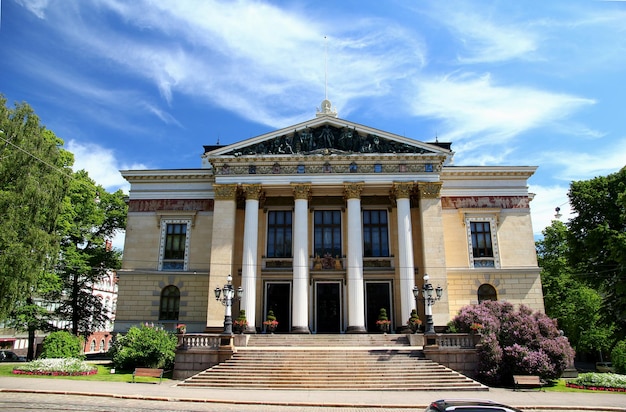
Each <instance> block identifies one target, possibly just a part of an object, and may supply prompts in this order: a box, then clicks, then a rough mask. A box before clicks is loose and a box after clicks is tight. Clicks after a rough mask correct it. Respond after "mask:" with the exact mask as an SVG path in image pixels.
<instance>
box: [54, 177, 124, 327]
mask: <svg viewBox="0 0 626 412" xmlns="http://www.w3.org/2000/svg"><path fill="white" fill-rule="evenodd" d="M126 210H127V209H126V203H125V202H124V196H123V193H122V192H121V191H117V192H115V193H108V192H107V191H106V190H105V189H104V188H103V187H102V186H98V185H96V184H95V182H94V181H93V180H91V179H90V178H89V176H88V174H87V172H85V171H84V170H81V171H78V172H76V173H74V175H73V179H72V181H71V182H70V186H69V190H68V194H67V196H66V198H65V200H64V208H63V214H62V217H61V219H60V234H61V254H60V260H59V265H58V268H57V274H58V276H59V277H60V279H61V282H62V287H61V289H62V294H61V296H60V297H59V300H60V301H61V305H60V306H59V308H58V310H57V314H58V315H59V316H60V317H61V318H62V319H65V320H67V321H69V322H70V325H71V330H72V333H73V334H75V335H83V336H87V335H89V334H90V333H92V332H93V331H94V330H96V329H97V328H99V327H101V326H103V325H104V324H105V322H106V321H107V320H108V319H109V313H108V311H107V309H106V308H104V306H103V302H102V301H101V299H100V298H99V297H98V296H95V295H94V294H93V293H92V287H93V285H95V284H97V283H98V282H99V281H101V280H102V279H103V278H104V277H105V276H106V275H107V272H108V271H109V270H111V269H118V268H119V267H120V264H121V253H120V252H119V251H117V250H114V249H112V248H110V247H109V244H108V243H107V240H109V239H110V238H111V237H113V236H114V235H115V233H116V232H117V231H119V230H122V229H124V227H125V226H126Z"/></svg>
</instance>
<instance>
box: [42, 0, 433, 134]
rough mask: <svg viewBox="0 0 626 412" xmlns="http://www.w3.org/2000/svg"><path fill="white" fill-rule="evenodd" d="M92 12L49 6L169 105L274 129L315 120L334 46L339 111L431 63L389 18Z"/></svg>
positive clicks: (205, 9)
mask: <svg viewBox="0 0 626 412" xmlns="http://www.w3.org/2000/svg"><path fill="white" fill-rule="evenodd" d="M90 7H93V3H91V4H90V3H79V5H78V7H76V8H74V9H71V10H69V11H68V10H65V9H63V10H62V9H61V8H54V9H52V7H50V8H49V9H48V10H47V13H48V14H54V16H51V17H49V19H48V20H49V21H50V22H51V24H52V22H54V24H55V27H58V30H60V31H61V32H62V36H63V38H64V39H66V40H67V41H68V42H69V43H70V44H72V45H75V46H74V47H76V48H79V49H81V50H84V51H85V53H90V55H91V56H90V58H92V59H100V60H101V61H103V62H104V64H112V65H114V67H118V68H119V69H120V70H123V71H124V72H125V73H128V74H131V75H132V76H135V77H136V78H139V79H141V80H142V81H149V82H151V83H152V84H154V85H155V87H156V88H157V89H158V91H159V92H160V94H161V96H162V98H163V100H164V101H165V102H166V103H167V105H174V104H175V99H176V94H177V93H180V94H183V95H185V96H189V97H192V98H196V99H201V100H202V101H205V102H209V103H210V104H212V105H215V106H220V107H222V108H225V109H227V110H230V111H233V112H235V113H238V114H239V115H240V116H242V117H244V118H248V119H250V120H253V121H256V122H259V123H264V124H268V125H271V126H283V125H284V124H286V122H288V121H293V120H303V117H302V116H304V117H309V116H310V113H311V112H312V111H313V107H311V106H312V104H318V102H319V101H321V99H322V98H323V97H324V84H325V80H324V73H325V66H324V62H325V56H326V51H325V48H326V47H328V66H329V72H330V77H329V78H330V80H329V82H328V88H329V93H330V97H331V98H333V97H335V96H336V98H334V99H333V101H334V102H335V105H336V106H342V105H346V106H347V105H348V104H349V103H350V102H352V101H354V100H358V99H361V98H363V97H373V96H381V95H388V94H390V93H394V92H395V90H397V89H399V88H400V86H399V85H398V82H404V81H406V79H407V78H409V77H411V76H412V75H414V74H415V73H417V72H418V70H419V69H420V68H421V67H422V66H423V65H424V64H425V51H424V50H425V46H424V44H423V43H422V41H421V39H420V38H419V37H418V36H416V35H415V33H413V32H411V31H408V30H407V29H405V28H403V27H401V26H399V25H397V24H395V23H393V22H390V21H385V20H383V19H380V18H371V17H368V18H359V17H357V16H354V17H353V18H351V20H350V24H345V17H341V16H338V17H337V19H336V20H332V19H320V20H315V19H312V18H311V16H310V15H307V14H306V13H305V12H304V11H300V10H298V9H285V8H282V9H281V8H279V7H276V6H274V5H271V4H265V3H260V2H244V1H237V2H220V1H203V2H197V1H177V2H166V3H158V2H157V3H152V2H146V1H134V2H120V1H115V0H102V1H100V2H97V7H99V8H100V9H105V10H108V11H111V12H113V13H115V14H117V15H118V17H119V18H120V24H122V27H115V26H112V25H110V22H109V21H104V20H100V18H101V17H100V16H103V15H104V14H103V13H101V11H102V10H100V13H95V12H93V10H90ZM74 13H76V14H74ZM147 33H149V36H147V35H146V34H147ZM131 34H132V36H131ZM324 36H327V37H328V40H327V41H325V40H324ZM113 44H114V45H115V47H111V45H113ZM355 73H358V75H355ZM160 110H162V109H160ZM154 113H155V114H157V112H154ZM161 118H162V119H163V120H167V119H168V117H167V116H164V117H161ZM170 120H171V119H170Z"/></svg>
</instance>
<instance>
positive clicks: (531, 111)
mask: <svg viewBox="0 0 626 412" xmlns="http://www.w3.org/2000/svg"><path fill="white" fill-rule="evenodd" d="M415 88H416V90H417V92H416V94H415V96H414V100H413V101H412V102H411V108H412V112H413V114H415V115H418V116H426V117H434V118H438V119H443V120H444V124H445V125H446V127H447V129H448V130H446V131H445V136H446V139H447V140H454V141H457V142H459V143H460V144H461V145H465V150H469V149H472V150H475V149H477V148H479V147H481V146H485V145H490V146H492V145H497V146H502V145H507V144H508V145H510V143H511V142H510V140H511V139H512V138H514V137H516V136H518V135H519V134H521V133H523V132H526V131H528V130H530V129H534V128H537V127H539V126H546V125H550V124H552V123H556V122H558V121H560V120H561V119H563V118H566V117H567V116H569V115H571V114H572V113H573V112H574V111H576V110H578V109H579V108H581V107H582V106H587V105H591V104H594V103H595V102H594V101H593V100H590V99H584V98H580V97H576V96H572V95H567V94H559V93H551V92H549V91H544V90H539V89H533V88H529V87H522V86H515V85H512V86H501V85H497V84H495V83H494V82H493V81H492V79H491V76H490V75H489V74H485V75H482V76H476V75H474V74H469V73H466V74H456V75H448V76H442V77H434V78H429V79H424V80H422V81H419V82H416V84H415ZM461 145H460V146H457V147H458V148H461V149H464V147H463V146H461ZM457 152H459V150H458V149H457Z"/></svg>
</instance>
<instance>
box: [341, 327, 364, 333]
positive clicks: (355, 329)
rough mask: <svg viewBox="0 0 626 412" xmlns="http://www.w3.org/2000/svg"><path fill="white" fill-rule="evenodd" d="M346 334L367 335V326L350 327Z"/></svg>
mask: <svg viewBox="0 0 626 412" xmlns="http://www.w3.org/2000/svg"><path fill="white" fill-rule="evenodd" d="M346 333H367V329H365V326H348V329H346Z"/></svg>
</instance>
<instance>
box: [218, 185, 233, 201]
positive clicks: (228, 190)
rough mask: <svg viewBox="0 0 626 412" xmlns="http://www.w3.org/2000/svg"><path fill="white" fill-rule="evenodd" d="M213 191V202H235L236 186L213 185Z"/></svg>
mask: <svg viewBox="0 0 626 412" xmlns="http://www.w3.org/2000/svg"><path fill="white" fill-rule="evenodd" d="M213 190H215V200H235V198H236V195H237V185H236V184H230V185H220V184H214V185H213Z"/></svg>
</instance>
